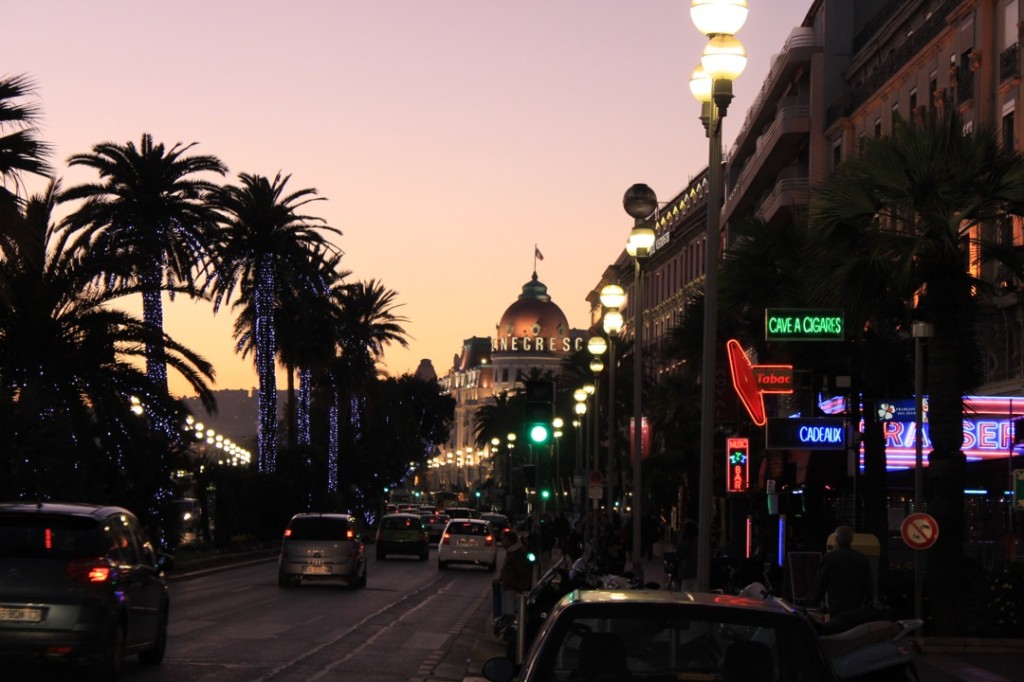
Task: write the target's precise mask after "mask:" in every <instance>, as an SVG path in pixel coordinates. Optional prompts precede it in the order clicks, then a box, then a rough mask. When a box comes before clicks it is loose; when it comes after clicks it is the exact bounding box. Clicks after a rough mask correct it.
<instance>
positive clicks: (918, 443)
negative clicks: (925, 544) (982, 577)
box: [910, 322, 1013, 618]
mask: <svg viewBox="0 0 1024 682" xmlns="http://www.w3.org/2000/svg"><path fill="white" fill-rule="evenodd" d="M910 329H911V334H912V335H913V337H914V429H915V431H914V511H915V512H920V511H923V510H924V478H923V477H924V352H923V349H922V344H923V342H924V339H927V338H930V337H932V336H933V335H934V333H935V332H934V329H933V327H932V325H930V324H928V323H927V322H914V324H913V325H911V327H910ZM1010 513H1011V514H1012V513H1013V512H1010ZM921 569H922V566H921V552H919V551H918V552H914V618H920V617H921V612H922V610H923V608H922V604H923V602H924V590H923V585H922V579H921Z"/></svg>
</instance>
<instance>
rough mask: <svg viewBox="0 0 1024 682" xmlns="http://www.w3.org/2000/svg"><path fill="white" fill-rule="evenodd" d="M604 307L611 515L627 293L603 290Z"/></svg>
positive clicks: (607, 480)
mask: <svg viewBox="0 0 1024 682" xmlns="http://www.w3.org/2000/svg"><path fill="white" fill-rule="evenodd" d="M600 296H601V305H602V306H603V307H604V322H603V326H604V332H605V334H607V335H608V458H607V460H606V463H605V486H606V488H605V508H606V509H607V510H608V512H609V513H611V509H612V503H613V498H614V495H615V485H614V481H615V339H616V338H617V337H618V335H619V332H620V331H622V313H621V312H619V308H621V307H622V304H623V303H625V301H626V292H625V291H623V290H622V287H620V286H619V285H618V284H608V285H606V286H604V287H602V288H601V294H600Z"/></svg>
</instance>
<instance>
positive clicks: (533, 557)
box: [526, 552, 537, 564]
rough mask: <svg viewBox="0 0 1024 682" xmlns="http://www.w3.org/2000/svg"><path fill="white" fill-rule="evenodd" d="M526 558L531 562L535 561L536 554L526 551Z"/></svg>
mask: <svg viewBox="0 0 1024 682" xmlns="http://www.w3.org/2000/svg"><path fill="white" fill-rule="evenodd" d="M526 560H527V561H529V562H530V563H531V564H532V563H535V562H536V561H537V555H536V554H534V553H533V552H527V553H526Z"/></svg>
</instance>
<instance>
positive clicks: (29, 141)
mask: <svg viewBox="0 0 1024 682" xmlns="http://www.w3.org/2000/svg"><path fill="white" fill-rule="evenodd" d="M34 92H35V87H34V85H33V83H32V81H31V80H29V79H28V77H26V76H10V77H5V78H0V258H2V257H5V256H8V255H9V254H10V253H11V252H12V250H13V249H15V248H16V246H15V243H16V240H17V239H18V238H19V235H17V234H15V230H17V229H24V221H23V220H22V217H23V216H22V212H21V209H22V208H23V206H22V203H23V202H22V200H21V199H20V189H21V188H22V187H23V185H24V178H23V176H24V175H25V174H26V173H33V174H36V175H41V176H46V175H48V174H49V173H50V172H51V169H50V165H49V163H48V162H47V157H48V156H49V153H50V147H49V145H47V144H45V143H43V142H40V141H39V140H38V138H37V137H36V135H37V133H38V127H37V121H38V118H39V110H38V109H37V108H36V106H35V105H33V104H26V103H23V102H22V101H21V100H22V99H23V98H25V97H28V96H30V95H32V94H34ZM12 188H13V189H12ZM25 238H28V236H27V235H25ZM5 295H6V285H5V283H4V281H3V279H2V278H0V299H2V298H3V297H4V296H5Z"/></svg>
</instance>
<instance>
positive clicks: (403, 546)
mask: <svg viewBox="0 0 1024 682" xmlns="http://www.w3.org/2000/svg"><path fill="white" fill-rule="evenodd" d="M429 553H430V538H429V537H428V536H427V528H426V526H425V525H424V524H423V519H422V517H420V515H419V514H388V515H387V516H385V517H384V518H382V519H381V520H380V527H379V528H378V529H377V561H384V560H385V559H386V558H387V557H388V555H389V554H414V555H416V557H418V558H419V559H420V561H426V560H427V556H428V555H429Z"/></svg>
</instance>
